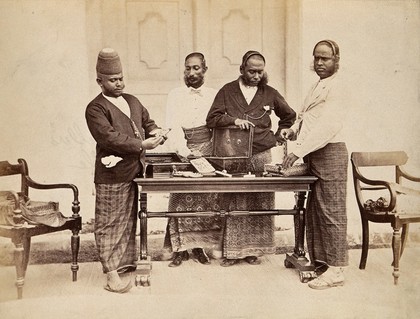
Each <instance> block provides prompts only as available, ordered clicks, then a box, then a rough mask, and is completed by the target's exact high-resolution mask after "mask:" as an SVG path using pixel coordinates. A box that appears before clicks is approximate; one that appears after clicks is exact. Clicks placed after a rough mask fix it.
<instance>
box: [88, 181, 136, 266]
mask: <svg viewBox="0 0 420 319" xmlns="http://www.w3.org/2000/svg"><path fill="white" fill-rule="evenodd" d="M95 185H96V208H95V241H96V246H97V248H98V251H99V258H100V261H101V263H102V267H103V272H104V273H107V272H110V271H113V270H118V271H119V270H123V269H127V268H133V269H135V268H136V260H137V256H136V226H137V217H136V216H137V198H138V194H137V185H136V184H135V183H133V182H127V183H116V184H95ZM108 212H110V213H108Z"/></svg>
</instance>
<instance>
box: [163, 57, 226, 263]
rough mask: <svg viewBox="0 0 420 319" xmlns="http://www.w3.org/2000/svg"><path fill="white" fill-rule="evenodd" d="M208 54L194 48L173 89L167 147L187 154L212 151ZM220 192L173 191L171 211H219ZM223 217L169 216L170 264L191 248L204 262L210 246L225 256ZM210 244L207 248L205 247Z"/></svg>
mask: <svg viewBox="0 0 420 319" xmlns="http://www.w3.org/2000/svg"><path fill="white" fill-rule="evenodd" d="M207 69H208V67H207V65H206V60H205V58H204V55H203V54H202V53H200V52H193V53H190V54H188V55H187V56H186V57H185V64H184V82H185V86H182V87H179V88H175V89H173V90H172V91H171V92H169V95H168V100H167V108H166V118H167V121H166V125H167V126H168V127H170V128H172V131H171V132H170V133H169V137H170V138H169V140H168V142H169V143H168V144H167V145H165V146H166V148H167V149H171V150H174V151H176V152H177V153H179V154H180V155H181V156H183V157H201V156H208V155H211V153H212V141H211V138H212V133H211V131H210V130H209V129H208V128H207V126H206V118H205V116H206V114H207V112H208V110H209V109H210V106H211V104H212V102H213V100H214V97H215V95H216V93H217V91H216V90H215V89H212V88H209V87H207V86H205V85H204V76H205V73H206V72H207ZM219 210H220V207H219V200H218V195H217V193H211V194H210V193H199V194H183V193H180V194H170V197H169V211H172V212H173V211H219ZM221 238H222V234H221V222H220V218H219V217H205V218H204V217H184V218H169V220H168V225H167V229H166V237H165V244H164V246H165V248H169V249H170V250H171V251H172V252H173V259H172V262H171V263H169V267H178V266H180V265H181V264H182V262H183V261H185V260H188V259H189V253H188V250H189V249H191V251H192V253H193V256H194V257H195V258H196V259H197V260H198V261H199V262H200V263H201V264H203V265H208V264H210V258H209V256H208V255H207V253H206V249H207V250H208V251H211V252H212V254H213V255H214V256H216V257H218V256H221ZM205 248H206V249H205Z"/></svg>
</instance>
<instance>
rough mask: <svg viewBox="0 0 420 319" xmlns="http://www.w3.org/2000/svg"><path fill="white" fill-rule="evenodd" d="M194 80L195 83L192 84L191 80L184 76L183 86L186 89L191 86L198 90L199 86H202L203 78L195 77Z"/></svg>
mask: <svg viewBox="0 0 420 319" xmlns="http://www.w3.org/2000/svg"><path fill="white" fill-rule="evenodd" d="M194 79H196V81H195V82H192V81H191V79H190V78H189V77H188V76H186V75H185V76H184V82H185V85H186V86H188V87H190V86H193V87H195V88H199V87H200V86H202V85H203V84H204V76H197V77H195V78H194Z"/></svg>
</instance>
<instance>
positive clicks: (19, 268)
mask: <svg viewBox="0 0 420 319" xmlns="http://www.w3.org/2000/svg"><path fill="white" fill-rule="evenodd" d="M13 243H14V245H15V252H14V258H15V267H16V288H17V295H18V299H22V296H23V285H24V284H25V250H24V244H23V241H22V238H21V237H20V238H18V239H14V240H13Z"/></svg>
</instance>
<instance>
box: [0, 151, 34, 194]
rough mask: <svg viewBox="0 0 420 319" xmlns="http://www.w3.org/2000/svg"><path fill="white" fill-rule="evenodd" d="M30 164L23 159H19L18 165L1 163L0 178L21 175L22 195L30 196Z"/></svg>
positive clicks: (6, 162)
mask: <svg viewBox="0 0 420 319" xmlns="http://www.w3.org/2000/svg"><path fill="white" fill-rule="evenodd" d="M28 174H29V173H28V164H27V163H26V161H25V160H24V159H22V158H20V159H18V164H10V163H9V162H8V161H0V177H1V176H11V175H21V193H22V194H24V195H26V196H28V184H27V180H26V176H28Z"/></svg>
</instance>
